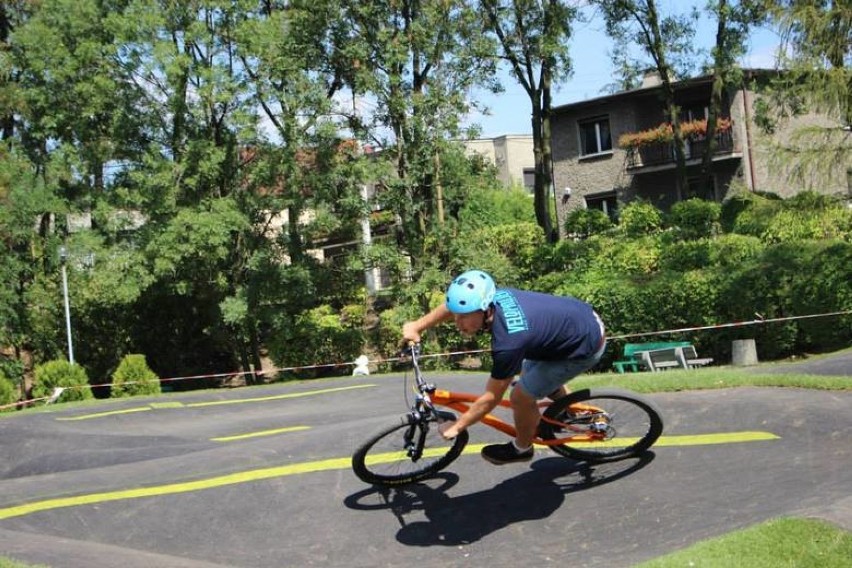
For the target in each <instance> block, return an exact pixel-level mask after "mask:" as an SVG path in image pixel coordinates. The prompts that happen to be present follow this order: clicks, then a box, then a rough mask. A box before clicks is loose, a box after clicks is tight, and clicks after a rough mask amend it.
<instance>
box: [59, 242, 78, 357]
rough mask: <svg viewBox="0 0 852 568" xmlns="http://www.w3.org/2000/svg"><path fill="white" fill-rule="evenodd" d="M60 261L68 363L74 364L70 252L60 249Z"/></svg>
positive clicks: (63, 248) (62, 247)
mask: <svg viewBox="0 0 852 568" xmlns="http://www.w3.org/2000/svg"><path fill="white" fill-rule="evenodd" d="M59 260H60V261H61V264H62V297H63V298H64V299H65V333H66V335H67V337H68V362H69V363H71V364H72V365H73V364H74V345H73V343H72V342H71V305H70V304H69V302H68V271H67V270H66V268H65V266H66V264H67V261H68V250H67V249H66V248H65V247H64V246H61V247H59Z"/></svg>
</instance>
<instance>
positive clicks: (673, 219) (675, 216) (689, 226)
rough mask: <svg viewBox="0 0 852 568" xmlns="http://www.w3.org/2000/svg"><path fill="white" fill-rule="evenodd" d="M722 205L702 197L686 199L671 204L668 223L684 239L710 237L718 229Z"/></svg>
mask: <svg viewBox="0 0 852 568" xmlns="http://www.w3.org/2000/svg"><path fill="white" fill-rule="evenodd" d="M721 215H722V206H721V205H719V204H718V203H715V202H713V201H705V200H703V199H687V200H686V201H680V202H678V203H675V204H674V205H673V206H672V209H671V212H670V213H669V223H670V224H671V225H672V226H673V227H675V228H676V229H677V232H678V234H679V235H680V236H681V237H682V238H684V239H700V238H702V237H710V236H712V235H714V234H716V233H717V232H718V231H719V220H720V218H721Z"/></svg>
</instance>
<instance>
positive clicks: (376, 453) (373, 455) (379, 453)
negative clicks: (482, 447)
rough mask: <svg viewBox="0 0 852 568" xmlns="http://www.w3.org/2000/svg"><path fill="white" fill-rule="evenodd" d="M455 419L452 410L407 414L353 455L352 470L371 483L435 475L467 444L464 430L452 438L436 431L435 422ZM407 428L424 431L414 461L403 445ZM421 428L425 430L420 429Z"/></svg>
mask: <svg viewBox="0 0 852 568" xmlns="http://www.w3.org/2000/svg"><path fill="white" fill-rule="evenodd" d="M438 419H440V420H441V421H447V420H451V421H455V419H456V416H455V414H453V413H451V412H444V411H436V412H435V417H432V418H420V419H418V418H415V417H414V416H413V415H412V414H406V415H405V416H403V417H402V418H401V419H400V420H399V421H398V422H397V423H396V424H394V425H392V426H388V427H385V428H383V429H382V430H380V431H379V432H377V433H376V434H374V435H373V436H371V437H370V439H368V440H367V441H366V442H364V443H363V444H361V446H359V447H358V448H357V449H356V450H355V453H353V454H352V470H353V471H354V472H355V475H357V476H358V478H359V479H360V480H361V481H363V482H365V483H370V484H373V485H382V486H397V485H405V484H408V483H415V482H417V481H422V480H424V479H428V478H429V477H432V476H434V475H435V474H437V473H438V472H439V471H441V470H442V469H444V468H445V467H447V466H448V465H450V464H451V463H452V462H453V461H454V460H455V459H456V458H458V457H459V456H460V455H461V453H462V450H464V447H465V446H466V445H467V442H468V439H469V435H468V433H467V431H463V432H461V433H459V435H458V436H456V437H455V438H453V439H452V440H445V439H444V438H443V436H441V434H440V433H439V432H438V428H437V426H438V422H437V420H438ZM409 428H414V429H416V430H415V431H416V434H417V435H419V434H421V433H424V442H423V448H422V449H423V455H422V456H421V457H420V458H419V459H417V460H416V461H415V460H413V459H412V458H411V457H410V456H409V455H408V452H407V449H406V447H405V439H404V436H405V434H406V431H407V430H408V429H409ZM422 429H425V431H424V430H422Z"/></svg>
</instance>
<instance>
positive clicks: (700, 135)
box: [619, 119, 740, 173]
mask: <svg viewBox="0 0 852 568" xmlns="http://www.w3.org/2000/svg"><path fill="white" fill-rule="evenodd" d="M706 128H707V123H706V121H703V120H701V121H692V122H687V123H684V124H682V125H681V134H682V135H683V137H684V153H685V155H686V160H687V163H689V164H694V163H697V162H698V161H699V160H701V159H702V157H703V156H704V151H705V149H706V148H707V138H706V137H705V136H704V133H705V132H706ZM733 131H734V130H733V128H732V123H731V121H730V120H729V119H722V120H720V121H719V125H718V130H716V134H715V135H714V139H715V141H716V149H715V151H714V152H713V160H714V161H717V160H720V159H727V158H739V157H740V154H739V150H738V149H737V148H736V140H735V139H734V135H733ZM619 145H620V146H621V147H622V148H624V149H625V150H626V151H627V169H628V170H630V171H631V172H632V173H641V172H640V171H637V170H643V171H657V170H662V169H668V168H672V167H674V164H675V162H676V158H675V146H674V141H673V140H672V129H671V126H670V125H669V124H666V123H663V124H661V125H659V126H657V127H656V128H652V129H650V130H646V131H643V132H636V133H628V134H624V135H622V137H621V138H620V139H619Z"/></svg>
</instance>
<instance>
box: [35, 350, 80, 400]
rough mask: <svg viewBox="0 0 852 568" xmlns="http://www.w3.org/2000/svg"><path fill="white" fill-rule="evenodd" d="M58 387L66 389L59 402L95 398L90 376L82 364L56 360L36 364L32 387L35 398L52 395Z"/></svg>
mask: <svg viewBox="0 0 852 568" xmlns="http://www.w3.org/2000/svg"><path fill="white" fill-rule="evenodd" d="M56 387H62V388H64V389H65V392H63V393H62V396H61V397H59V400H58V402H69V401H72V400H87V399H90V398H93V397H92V390H91V389H90V388H89V377H88V376H87V375H86V370H85V369H83V367H81V366H80V365H77V364H72V363H69V362H68V361H64V360H56V361H48V362H47V363H43V364H41V365H38V366H36V368H35V371H34V379H33V389H32V396H33V398H42V397H47V396H50V395H51V394H53V389H55V388H56Z"/></svg>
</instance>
